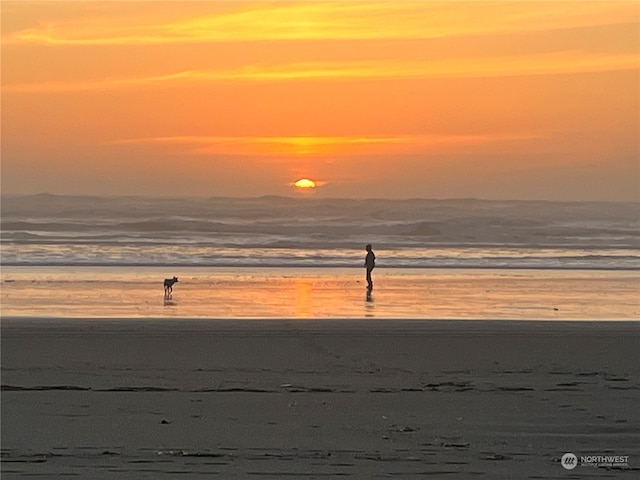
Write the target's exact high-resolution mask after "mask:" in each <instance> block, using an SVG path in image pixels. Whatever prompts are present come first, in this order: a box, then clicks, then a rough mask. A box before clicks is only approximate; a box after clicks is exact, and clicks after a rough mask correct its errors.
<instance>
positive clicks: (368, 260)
mask: <svg viewBox="0 0 640 480" xmlns="http://www.w3.org/2000/svg"><path fill="white" fill-rule="evenodd" d="M365 250H366V251H367V256H366V257H365V258H364V267H365V268H366V269H367V289H368V290H369V292H371V290H373V280H372V279H371V272H372V270H373V269H374V268H375V267H376V255H375V254H374V253H373V250H372V249H371V244H370V243H369V244H367V246H366V247H365Z"/></svg>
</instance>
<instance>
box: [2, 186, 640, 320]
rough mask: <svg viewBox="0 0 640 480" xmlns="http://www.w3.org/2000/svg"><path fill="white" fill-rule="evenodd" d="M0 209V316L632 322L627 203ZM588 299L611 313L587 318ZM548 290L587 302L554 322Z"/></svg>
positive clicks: (632, 244)
mask: <svg viewBox="0 0 640 480" xmlns="http://www.w3.org/2000/svg"><path fill="white" fill-rule="evenodd" d="M1 209H2V225H1V234H2V242H1V244H0V254H1V262H2V290H1V293H2V297H1V300H2V304H1V308H2V315H3V316H33V315H36V316H52V317H56V316H74V315H75V316H78V315H80V316H82V315H85V316H86V315H97V316H123V317H127V316H165V315H181V316H189V317H191V316H195V317H211V316H224V317H244V316H251V317H263V316H267V317H271V316H283V317H300V316H310V317H340V316H346V317H361V316H371V314H372V312H375V314H377V315H386V316H388V317H403V318H404V317H417V318H434V317H437V318H476V317H478V318H488V317H491V318H493V317H497V318H505V317H515V318H521V317H523V316H524V317H526V318H529V317H530V316H533V317H535V318H540V317H541V314H540V312H539V311H535V310H537V309H536V308H534V309H533V310H534V313H527V312H528V311H529V310H531V308H532V307H531V305H530V303H532V304H533V305H538V304H541V303H545V304H546V307H545V308H547V309H548V310H549V312H554V313H553V314H552V317H553V318H574V317H575V318H587V319H588V318H600V319H601V318H603V317H606V318H610V317H611V318H633V317H636V318H638V317H640V307H639V305H638V304H639V303H640V301H639V300H638V299H640V280H639V278H640V276H639V272H640V215H639V212H640V208H639V205H638V204H637V203H591V202H589V203H558V202H533V201H532V202H526V201H484V200H473V199H463V200H426V199H410V200H382V199H371V200H355V199H323V198H316V197H308V196H306V197H299V198H298V197H296V198H290V197H260V198H207V199H204V198H143V197H90V196H86V197H74V196H57V195H33V196H3V197H2V205H1ZM367 243H371V244H372V245H373V249H374V251H375V253H376V256H377V265H376V270H375V275H374V276H375V277H376V279H377V280H376V288H375V297H374V299H375V302H371V301H369V302H366V303H364V307H366V308H364V307H363V301H362V297H363V295H362V289H363V288H364V285H363V284H362V283H361V282H362V278H361V277H363V276H364V271H363V270H364V269H363V268H362V266H363V262H364V255H365V253H366V252H365V251H364V246H365V244H367ZM173 275H176V276H178V277H180V279H181V280H180V282H179V283H178V284H177V285H176V288H175V294H174V297H173V298H172V302H171V303H169V304H168V305H167V303H166V302H159V301H158V299H157V292H158V291H162V290H159V286H158V285H159V284H160V283H161V282H162V279H163V278H165V277H171V276H173ZM291 279H295V281H294V280H291ZM523 279H526V281H525V282H524V284H523V283H522V282H523ZM559 279H565V280H566V282H568V283H564V284H561V285H560V287H559V290H558V284H557V282H558V281H559ZM301 282H302V283H301ZM532 282H534V283H535V282H537V283H535V284H534V283H532ZM554 282H556V283H554ZM301 285H302V286H301ZM513 285H518V286H519V287H518V288H519V289H520V290H517V291H514V289H513V288H511V286H513ZM585 285H587V286H586V287H585ZM545 286H546V287H545ZM507 287H509V288H507ZM458 288H462V289H463V290H462V291H460V292H458V294H456V293H455V292H456V291H457V290H456V289H458ZM490 288H493V290H492V291H494V292H496V291H500V292H502V293H500V295H499V298H495V297H492V295H487V293H488V292H489V289H490ZM189 289H191V290H189ZM464 289H467V290H466V292H467V293H468V294H467V295H464V294H463V293H464V292H465V290H464ZM468 289H471V291H469V290H468ZM505 289H507V290H508V291H510V292H511V294H510V295H508V296H507V297H506V298H503V297H504V291H505ZM603 289H606V292H608V293H609V294H608V295H607V298H608V300H607V301H609V302H611V308H609V309H606V308H605V309H604V311H602V308H600V309H599V311H600V313H598V314H597V315H595V316H594V313H593V308H591V307H589V305H591V304H593V303H594V296H595V297H596V298H597V297H598V296H600V298H603V295H604V292H603ZM412 291H414V293H413V294H410V295H406V293H407V292H412ZM559 291H560V292H566V293H565V294H564V296H563V297H562V298H565V297H575V293H576V292H582V294H583V295H584V296H586V297H591V298H585V299H584V302H577V304H576V303H575V302H574V303H573V305H574V308H573V310H571V311H570V313H568V312H567V310H566V305H565V311H564V312H563V311H562V310H561V309H560V307H558V306H554V307H552V306H551V303H553V304H554V305H559V304H563V302H562V301H561V299H555V298H553V297H554V296H555V295H557V294H558V292H559ZM178 292H180V293H178ZM392 292H394V294H393V295H394V296H393V300H392V298H391V297H390V295H391V293H392ZM425 292H426V293H428V295H425ZM452 292H453V293H452ZM482 292H484V296H483V295H479V296H480V298H483V297H487V300H486V301H485V302H484V303H483V302H480V304H478V303H477V302H476V303H474V302H470V301H468V300H469V299H470V298H472V297H473V296H474V295H476V294H481V293H482ZM536 292H537V293H536ZM545 292H546V294H548V295H551V297H552V298H546V297H545V296H544V295H545ZM571 292H573V293H572V294H570V293H571ZM516 293H517V299H518V300H514V299H513V298H514V297H513V295H514V294H516ZM541 294H542V295H543V297H542V298H540V297H539V295H541ZM110 295H111V296H110ZM452 295H453V297H452ZM536 295H538V296H536ZM385 296H386V297H385ZM302 297H304V298H306V300H303V301H302V303H305V302H306V307H304V308H301V306H300V303H301V300H300V299H301V298H302ZM384 298H386V299H387V307H386V308H385V307H384V305H385V303H384V302H383V301H382V300H383V299H384ZM425 298H428V300H425ZM452 298H453V300H452ZM509 299H511V300H509ZM527 299H528V300H527ZM368 300H372V299H368ZM476 300H477V299H476ZM525 300H526V301H525ZM574 300H575V299H573V300H572V301H574ZM398 302H400V303H398ZM496 302H498V303H500V302H502V304H503V308H502V309H498V310H496V309H495V308H489V307H490V306H491V305H495V304H496ZM509 302H512V303H511V304H509ZM514 302H515V303H514ZM550 302H551V303H550ZM525 303H526V304H527V305H528V307H527V308H525V309H524V310H523V309H522V308H516V309H515V310H514V309H512V308H506V307H505V305H506V306H508V305H512V306H513V305H516V307H518V306H522V305H523V304H525ZM373 304H375V310H372V307H373ZM471 304H472V306H471V307H470V306H468V305H471ZM455 305H457V307H456V306H455ZM465 305H467V306H466V307H464V306H465ZM168 306H171V307H178V308H173V309H167V308H166V307H168ZM443 306H444V307H443ZM505 308H506V310H505ZM301 309H302V310H304V312H302V314H301ZM545 311H546V310H545ZM176 312H177V313H176ZM558 312H561V313H558ZM542 316H543V317H544V315H542Z"/></svg>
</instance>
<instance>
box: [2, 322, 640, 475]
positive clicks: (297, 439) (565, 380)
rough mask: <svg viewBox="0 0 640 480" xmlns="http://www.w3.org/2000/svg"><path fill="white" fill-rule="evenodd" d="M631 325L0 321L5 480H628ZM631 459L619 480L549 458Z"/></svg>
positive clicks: (635, 430) (639, 376)
mask: <svg viewBox="0 0 640 480" xmlns="http://www.w3.org/2000/svg"><path fill="white" fill-rule="evenodd" d="M638 333H639V332H638V323H636V322H619V321H616V322H600V321H591V322H564V321H545V322H539V321H487V320H468V321H451V320H449V321H436V320H431V321H425V320H419V321H418V320H410V319H393V320H385V319H366V320H364V319H362V320H358V319H280V320H278V319H244V320H240V321H239V320H220V319H219V320H211V319H170V318H161V319H152V318H145V319H131V318H129V319H122V318H110V319H97V318H85V319H78V318H67V319H64V318H57V319H52V318H48V319H37V318H31V319H28V318H18V319H4V320H3V324H2V455H3V458H2V476H3V478H9V479H11V478H24V477H27V476H29V477H32V476H40V477H42V478H70V477H79V478H131V479H134V478H135V479H138V478H208V477H216V478H254V477H258V478H339V477H348V478H363V479H364V478H460V479H466V478H476V477H484V478H635V477H636V476H637V475H638V470H639V469H640V464H639V463H638V460H639V456H638V455H639V454H638V448H637V447H638V444H637V439H638V435H639V433H640V413H639V411H638V409H637V405H638V403H639V400H640V366H639V365H638V362H637V361H636V358H637V352H638V349H639V347H640V336H639V335H638ZM568 452H572V453H574V454H575V455H576V456H577V458H578V459H579V460H580V458H581V456H587V455H590V456H593V455H618V456H628V459H627V460H628V461H627V463H626V464H625V465H597V466H595V465H578V466H577V467H576V468H575V469H574V470H572V471H569V470H566V469H565V468H563V467H562V465H561V463H560V459H561V457H562V456H563V455H564V454H565V453H568Z"/></svg>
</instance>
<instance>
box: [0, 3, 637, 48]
mask: <svg viewBox="0 0 640 480" xmlns="http://www.w3.org/2000/svg"><path fill="white" fill-rule="evenodd" d="M147 3H148V4H147V5H145V3H138V4H136V6H135V8H132V6H130V5H127V3H125V2H112V4H113V5H111V9H112V12H118V13H119V15H118V17H117V21H114V20H113V19H112V18H110V16H109V11H108V10H103V11H102V12H101V16H100V17H95V18H87V19H84V20H83V21H78V20H74V21H64V20H59V21H49V22H46V23H42V24H38V25H35V26H32V27H28V28H22V29H20V30H18V31H15V32H11V33H9V34H6V35H4V36H3V39H2V41H3V43H4V44H6V45H10V44H41V45H58V46H74V45H75V46H80V45H94V46H95V45H159V44H172V43H211V42H238V41H261V40H323V39H329V40H362V39H374V38H375V39H424V38H436V37H442V36H455V35H478V34H485V33H496V32H502V33H505V32H522V31H532V30H544V29H552V28H567V27H582V26H589V25H596V24H611V23H617V22H627V21H628V20H629V18H637V14H638V10H637V2H633V1H616V2H581V5H580V8H575V7H576V3H578V2H575V1H568V2H556V1H553V2H552V1H548V2H536V3H531V2H519V1H510V2H504V3H503V4H501V5H500V6H499V8H497V7H496V5H495V2H483V1H475V2H465V3H464V4H462V5H461V4H459V2H416V1H394V2H389V1H386V2H348V1H323V2H312V3H309V2H301V1H298V2H286V3H284V2H275V3H271V2H268V3H267V2H244V1H243V2H235V5H233V9H231V10H230V7H229V5H232V4H229V3H227V2H201V3H202V9H201V10H202V11H201V12H200V13H198V14H191V15H190V16H186V15H180V11H181V9H180V7H179V6H178V5H179V3H180V2H176V8H174V9H173V11H172V12H171V14H165V15H164V16H158V14H157V13H156V12H155V10H156V5H155V4H154V2H147ZM487 5H491V6H492V7H493V8H487ZM123 9H129V11H130V12H131V14H130V15H129V16H126V17H123V16H122V14H121V12H122V11H123ZM176 12H177V13H176ZM151 14H153V15H151ZM150 17H151V18H154V20H148V18H150ZM176 17H178V18H177V19H176Z"/></svg>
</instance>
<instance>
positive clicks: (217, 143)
mask: <svg viewBox="0 0 640 480" xmlns="http://www.w3.org/2000/svg"><path fill="white" fill-rule="evenodd" d="M536 138H539V136H538V135H535V134H530V133H522V134H513V133H497V134H433V135H372V136H280V137H277V136H236V137H224V136H220V137H218V136H170V137H150V138H132V139H124V140H117V141H114V142H112V143H113V144H121V145H156V146H171V145H173V146H176V147H178V149H179V150H180V151H182V152H183V153H184V152H186V153H191V154H198V155H215V154H217V155H326V154H331V155H334V156H335V155H357V154H364V153H366V154H383V153H400V152H402V153H409V152H420V151H424V150H425V149H429V148H451V147H472V146H478V145H486V144H491V143H497V142H513V141H520V140H531V139H536Z"/></svg>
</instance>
